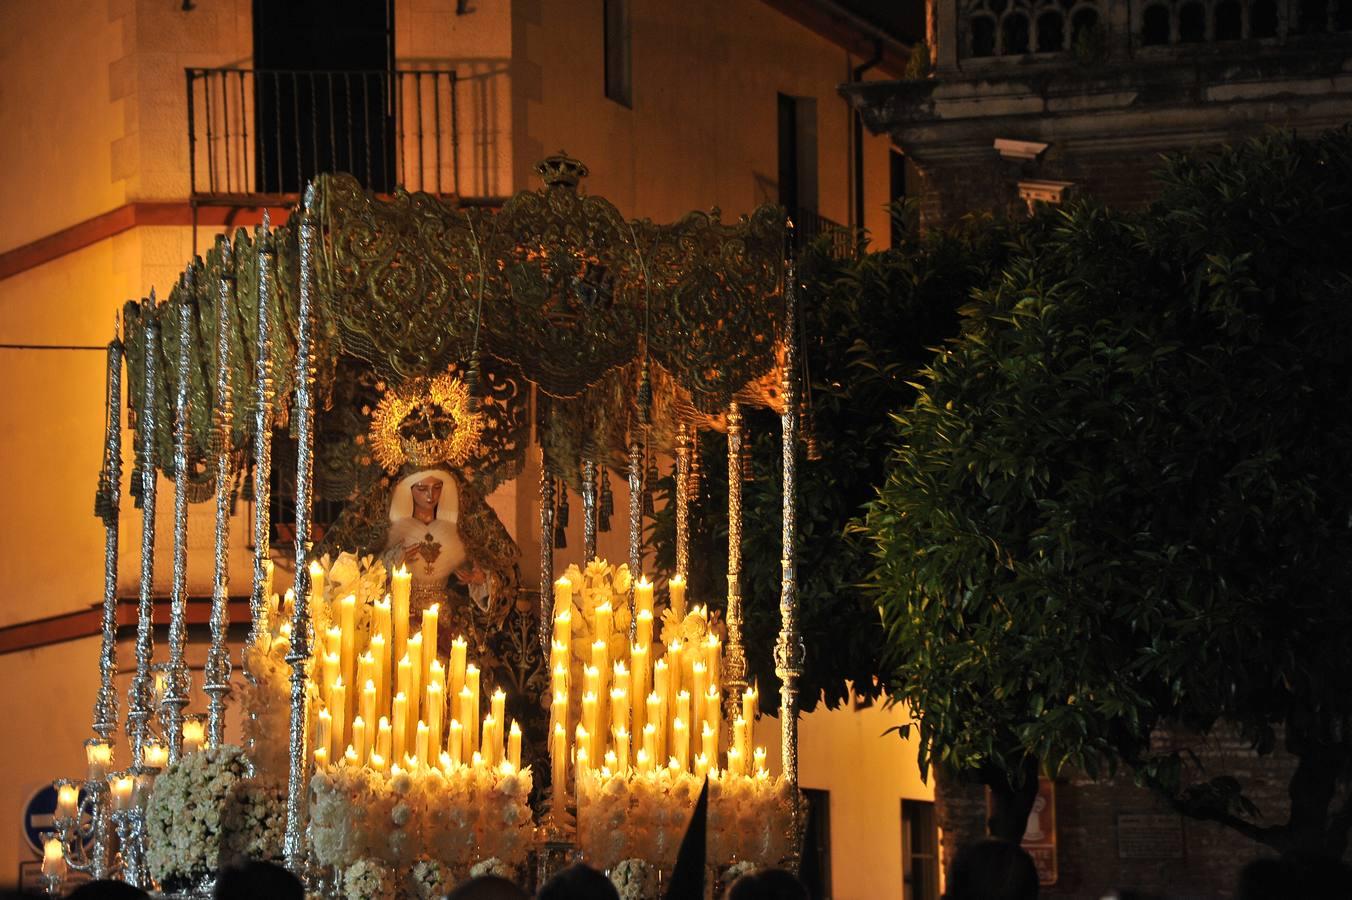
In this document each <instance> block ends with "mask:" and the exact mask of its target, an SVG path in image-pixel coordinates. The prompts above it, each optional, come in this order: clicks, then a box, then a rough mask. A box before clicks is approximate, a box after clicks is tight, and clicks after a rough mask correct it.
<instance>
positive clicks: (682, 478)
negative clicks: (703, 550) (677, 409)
mask: <svg viewBox="0 0 1352 900" xmlns="http://www.w3.org/2000/svg"><path fill="white" fill-rule="evenodd" d="M676 574H677V575H680V576H681V577H682V578H684V579H686V581H687V582H688V581H689V580H690V426H688V425H686V424H685V423H684V422H682V423H681V424H680V425H679V426H678V427H677V429H676Z"/></svg>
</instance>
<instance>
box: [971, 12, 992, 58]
mask: <svg viewBox="0 0 1352 900" xmlns="http://www.w3.org/2000/svg"><path fill="white" fill-rule="evenodd" d="M971 27H972V55H973V56H994V55H995V20H994V19H992V18H991V17H990V16H973V17H972V25H971Z"/></svg>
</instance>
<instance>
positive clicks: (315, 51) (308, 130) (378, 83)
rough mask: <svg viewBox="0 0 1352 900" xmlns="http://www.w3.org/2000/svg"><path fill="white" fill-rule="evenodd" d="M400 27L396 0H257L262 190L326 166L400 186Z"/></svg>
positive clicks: (373, 185)
mask: <svg viewBox="0 0 1352 900" xmlns="http://www.w3.org/2000/svg"><path fill="white" fill-rule="evenodd" d="M393 33H394V4H393V3H392V2H390V3H380V2H373V0H286V2H277V0H253V37H254V65H255V67H256V69H257V76H256V78H255V86H254V91H255V94H254V96H255V104H254V119H255V132H254V133H255V134H256V135H257V139H256V140H255V142H254V151H255V156H256V161H257V165H256V166H255V171H256V172H258V173H259V178H258V180H259V184H258V185H257V189H258V190H259V191H262V192H264V193H297V192H299V191H301V190H303V189H304V185H305V184H306V183H307V182H308V181H309V180H310V179H311V178H313V177H314V176H315V175H318V174H321V173H324V172H349V173H351V174H352V175H354V176H356V177H357V179H358V180H360V181H361V182H362V184H363V185H364V186H365V187H367V188H368V189H370V190H374V191H379V192H388V191H390V190H392V189H393V187H394V183H395V154H394V108H393V107H394V103H393V98H394V97H395V96H396V94H395V85H394V83H393V81H392V78H393V74H392V70H393V59H392V54H393V38H392V35H393Z"/></svg>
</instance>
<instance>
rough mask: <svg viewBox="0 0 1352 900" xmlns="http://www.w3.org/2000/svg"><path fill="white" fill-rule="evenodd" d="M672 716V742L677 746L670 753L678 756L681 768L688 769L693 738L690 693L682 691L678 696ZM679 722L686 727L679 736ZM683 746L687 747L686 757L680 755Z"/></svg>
mask: <svg viewBox="0 0 1352 900" xmlns="http://www.w3.org/2000/svg"><path fill="white" fill-rule="evenodd" d="M671 716H672V723H671V739H672V741H673V742H674V743H675V746H674V747H673V749H671V750H670V751H668V753H671V754H674V755H676V757H677V758H678V759H680V760H681V767H682V768H687V767H688V764H689V762H690V737H691V735H690V693H689V692H688V691H681V692H680V693H679V694H677V695H676V708H675V710H674V711H673V712H672V714H671ZM678 720H679V721H680V722H682V723H683V724H684V725H685V730H684V731H682V732H681V734H680V735H677V733H676V722H677V721H678ZM682 744H684V745H685V747H684V749H685V755H684V756H681V755H680V754H681V749H682V747H681V745H682Z"/></svg>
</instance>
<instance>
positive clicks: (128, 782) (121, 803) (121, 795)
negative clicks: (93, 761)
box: [112, 775, 136, 810]
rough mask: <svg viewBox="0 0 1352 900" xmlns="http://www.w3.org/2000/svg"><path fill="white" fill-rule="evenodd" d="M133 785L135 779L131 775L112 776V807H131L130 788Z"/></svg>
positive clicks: (123, 808)
mask: <svg viewBox="0 0 1352 900" xmlns="http://www.w3.org/2000/svg"><path fill="white" fill-rule="evenodd" d="M135 785H136V779H135V778H133V777H132V776H131V775H115V776H113V778H112V789H113V808H114V809H119V810H125V809H131V790H132V788H133V787H134V786H135Z"/></svg>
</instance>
